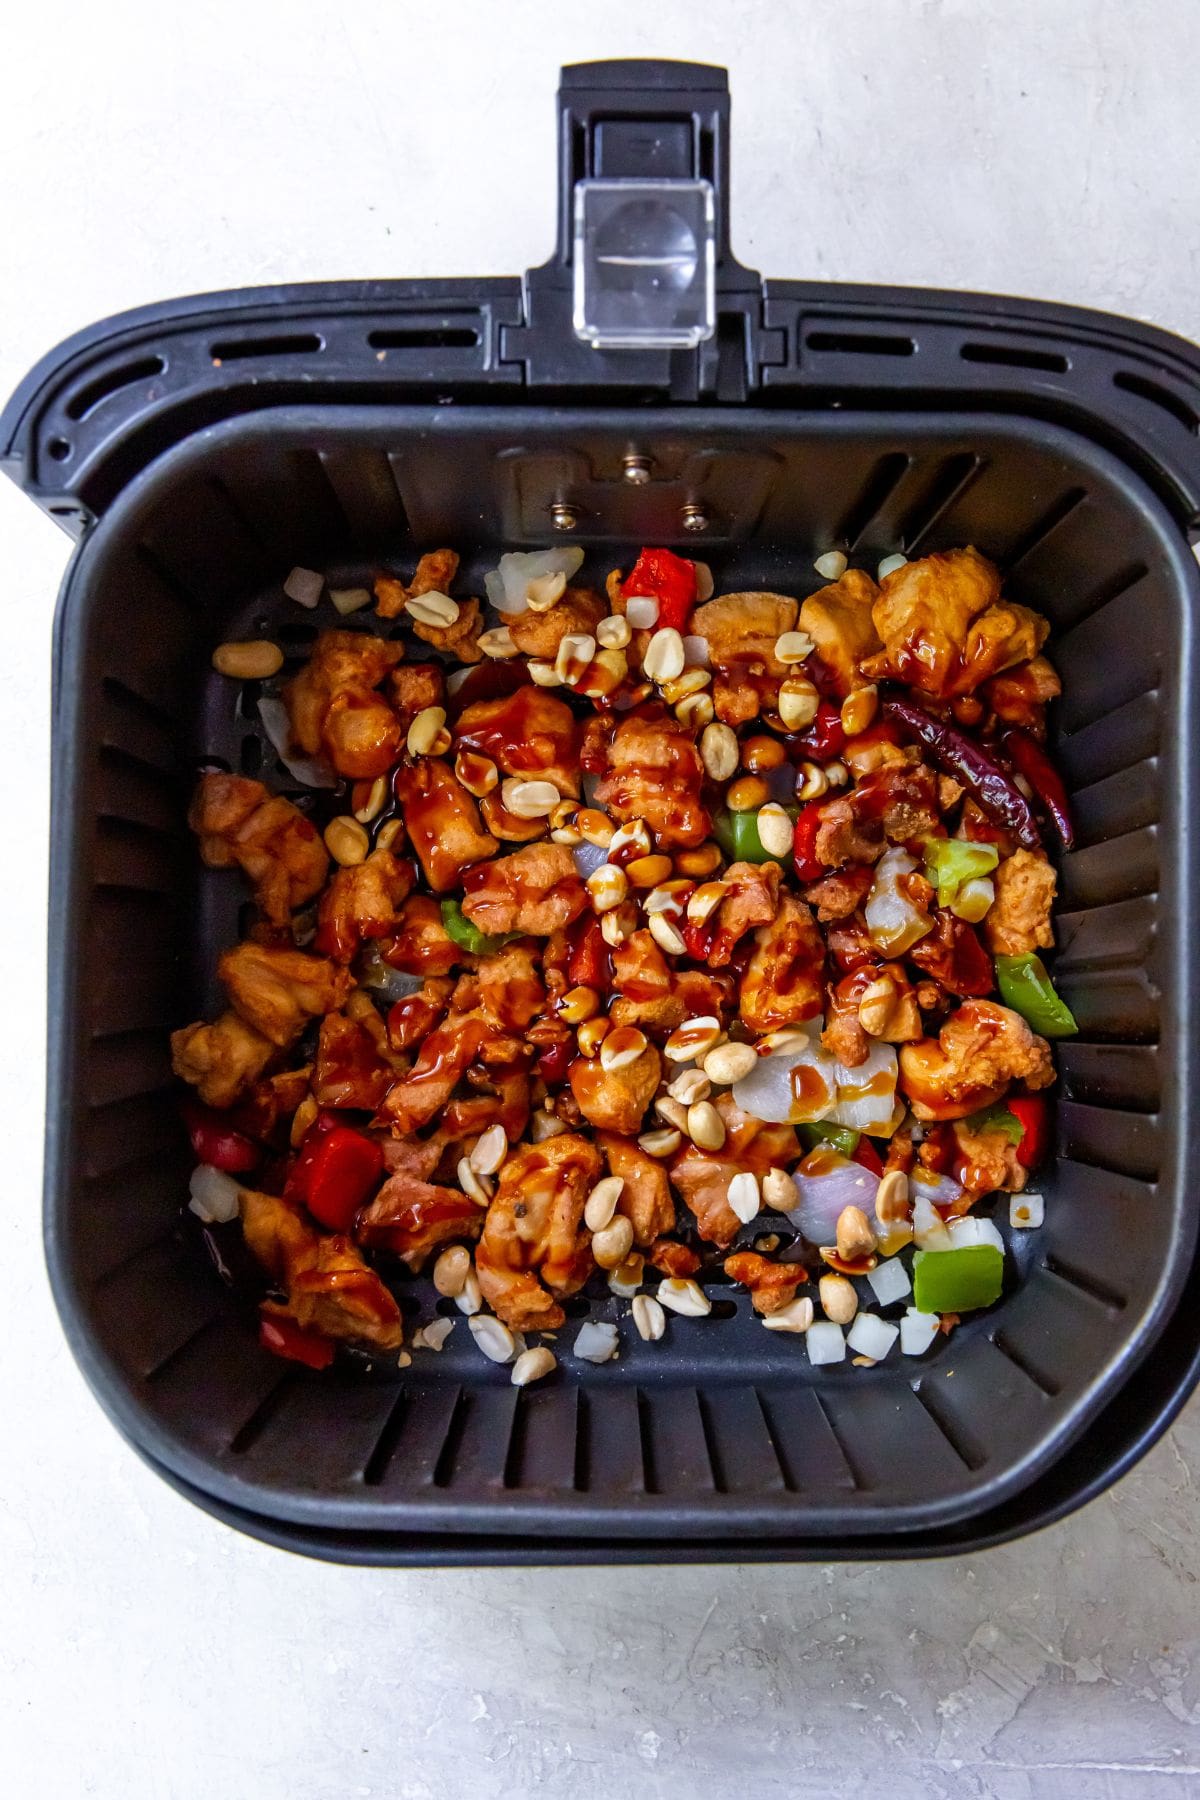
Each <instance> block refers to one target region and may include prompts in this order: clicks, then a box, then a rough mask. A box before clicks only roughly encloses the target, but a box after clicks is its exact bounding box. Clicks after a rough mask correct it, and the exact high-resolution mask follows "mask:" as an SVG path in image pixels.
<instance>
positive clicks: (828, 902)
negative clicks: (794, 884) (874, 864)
mask: <svg viewBox="0 0 1200 1800" xmlns="http://www.w3.org/2000/svg"><path fill="white" fill-rule="evenodd" d="M871 881H872V870H871V866H870V864H869V863H850V864H849V865H848V866H847V867H846V868H844V869H838V870H836V871H835V872H834V873H833V874H832V875H826V876H824V877H823V879H822V880H820V881H814V882H813V883H812V885H811V887H806V888H805V890H804V898H805V900H806V901H807V902H808V904H809V906H811V907H813V908H814V910H815V911H816V915H817V918H818V919H819V920H820V921H821V923H822V924H823V925H827V924H829V923H830V922H831V921H832V920H834V919H848V918H849V917H850V915H851V913H853V912H857V911H858V908H859V907H860V906H861V905H862V903H863V901H864V900H865V899H866V897H867V895H868V894H869V893H870V891H871Z"/></svg>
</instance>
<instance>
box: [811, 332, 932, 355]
mask: <svg viewBox="0 0 1200 1800" xmlns="http://www.w3.org/2000/svg"><path fill="white" fill-rule="evenodd" d="M804 348H805V349H806V350H812V351H814V352H815V353H816V355H818V356H914V355H915V354H916V349H917V346H916V344H915V343H914V342H913V340H912V338H910V337H884V336H883V335H882V334H880V333H877V332H870V331H810V332H809V334H808V336H807V337H806V338H805V340H804Z"/></svg>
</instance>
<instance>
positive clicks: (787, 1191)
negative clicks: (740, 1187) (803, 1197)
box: [760, 1169, 800, 1247]
mask: <svg viewBox="0 0 1200 1800" xmlns="http://www.w3.org/2000/svg"><path fill="white" fill-rule="evenodd" d="M762 1197H763V1205H764V1206H769V1207H770V1209H771V1211H772V1212H791V1211H792V1209H793V1207H796V1206H799V1204H800V1194H799V1192H798V1190H797V1187H796V1183H795V1182H794V1181H793V1180H792V1178H791V1176H790V1175H789V1174H788V1172H787V1170H786V1169H768V1170H767V1172H766V1174H765V1175H764V1176H763V1178H762ZM760 1247H761V1246H760Z"/></svg>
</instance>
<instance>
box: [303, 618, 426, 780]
mask: <svg viewBox="0 0 1200 1800" xmlns="http://www.w3.org/2000/svg"><path fill="white" fill-rule="evenodd" d="M403 657H404V645H403V644H400V643H388V642H386V641H385V640H384V639H383V638H377V637H368V636H367V635H366V634H365V633H364V632H360V631H323V632H322V633H321V635H320V636H319V637H318V639H317V641H316V643H315V644H314V645H313V649H312V655H311V656H310V657H309V659H308V661H307V662H306V663H305V665H304V667H303V668H302V669H301V670H300V673H299V674H298V675H297V676H296V677H295V679H294V680H293V681H290V682H289V683H288V684H287V686H286V687H285V688H284V689H283V702H284V705H285V706H286V707H287V710H288V717H289V719H290V720H291V725H292V736H293V738H294V739H295V741H296V743H297V745H298V746H299V747H300V749H301V750H303V752H304V754H305V755H306V756H327V757H328V758H329V760H330V762H331V763H332V764H333V766H334V768H335V769H336V770H337V772H338V774H339V775H346V776H348V777H349V778H350V780H352V781H370V780H373V779H374V778H375V776H376V775H385V774H386V773H387V771H388V770H389V769H390V768H391V766H392V764H393V763H394V762H395V760H396V757H397V756H398V755H399V753H400V746H401V743H402V741H403V739H402V734H401V731H400V722H399V720H398V719H397V718H396V715H395V713H394V712H393V711H392V709H391V707H390V706H389V705H388V703H387V701H386V700H385V699H384V698H383V696H382V695H381V694H377V693H376V692H375V691H374V690H375V689H376V688H377V687H378V686H379V684H380V682H381V681H382V680H383V679H384V676H385V675H387V673H388V671H389V670H390V669H393V668H395V666H396V664H397V663H398V662H401V661H402V660H403Z"/></svg>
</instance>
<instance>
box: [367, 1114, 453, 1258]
mask: <svg viewBox="0 0 1200 1800" xmlns="http://www.w3.org/2000/svg"><path fill="white" fill-rule="evenodd" d="M441 1155H442V1146H441V1144H440V1142H438V1141H436V1140H432V1139H431V1140H429V1141H427V1142H424V1143H423V1142H422V1141H421V1139H420V1138H403V1139H393V1140H392V1142H391V1144H390V1145H389V1147H388V1151H387V1166H388V1170H389V1174H388V1178H387V1180H386V1181H385V1182H384V1184H383V1186H382V1187H381V1188H380V1190H379V1192H378V1193H377V1194H376V1196H375V1198H374V1199H373V1200H372V1201H371V1203H370V1205H369V1206H367V1207H364V1209H363V1211H362V1212H361V1213H360V1214H359V1217H358V1224H357V1227H356V1229H355V1236H356V1238H357V1239H358V1242H359V1243H360V1244H362V1245H364V1246H365V1247H366V1248H367V1249H369V1250H390V1251H391V1252H392V1254H393V1255H394V1256H398V1257H399V1258H400V1260H401V1262H403V1263H405V1264H406V1265H407V1266H408V1267H409V1268H410V1269H411V1270H412V1271H413V1273H414V1274H417V1273H419V1272H420V1270H421V1269H423V1268H424V1266H425V1264H426V1262H427V1261H428V1260H429V1257H430V1255H431V1254H432V1253H433V1251H435V1250H437V1249H439V1248H440V1247H441V1245H443V1244H448V1243H469V1242H470V1241H471V1240H472V1239H473V1238H477V1237H478V1236H479V1233H480V1231H481V1230H482V1229H483V1208H482V1207H481V1206H478V1205H477V1204H476V1203H475V1201H474V1200H472V1199H471V1198H470V1197H469V1196H468V1195H466V1194H463V1193H460V1192H459V1190H458V1189H457V1188H452V1187H441V1186H439V1185H438V1184H437V1183H435V1182H434V1180H433V1175H434V1171H435V1170H436V1168H437V1165H438V1162H439V1161H440V1159H441Z"/></svg>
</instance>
